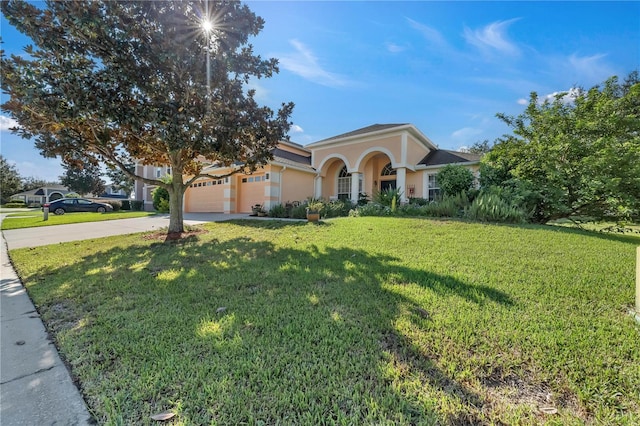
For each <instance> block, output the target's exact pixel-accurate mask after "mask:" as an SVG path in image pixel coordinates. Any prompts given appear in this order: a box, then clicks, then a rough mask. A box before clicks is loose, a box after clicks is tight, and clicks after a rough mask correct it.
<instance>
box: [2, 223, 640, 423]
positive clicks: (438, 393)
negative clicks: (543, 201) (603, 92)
mask: <svg viewBox="0 0 640 426" xmlns="http://www.w3.org/2000/svg"><path fill="white" fill-rule="evenodd" d="M205 229H206V230H207V233H201V234H198V235H196V236H192V237H190V238H188V239H186V240H182V241H180V242H175V241H173V242H171V241H170V242H165V241H163V240H162V239H143V238H141V237H140V235H139V234H138V235H131V236H126V237H122V236H119V237H113V238H107V239H104V240H100V244H96V243H95V241H93V242H91V243H78V242H74V243H67V244H57V245H55V246H48V247H46V246H45V247H37V248H32V249H20V250H14V251H11V253H10V254H11V257H12V260H13V262H14V264H15V266H16V267H17V269H18V271H19V275H20V276H21V277H22V278H23V280H24V282H25V284H26V286H27V288H28V291H29V294H30V295H31V297H32V298H33V299H34V300H35V303H36V304H37V306H38V310H39V312H40V313H41V315H42V317H43V319H44V320H45V322H46V324H47V326H48V328H49V330H50V331H51V332H52V333H53V335H54V336H55V339H56V342H57V345H58V346H59V348H60V350H61V352H62V354H63V357H64V358H65V359H66V361H67V362H68V363H69V364H70V366H71V368H72V373H73V375H74V376H75V378H76V379H78V381H79V383H80V385H81V389H82V392H83V394H84V396H85V398H86V400H87V401H88V404H89V408H90V410H91V412H92V413H93V415H94V416H95V418H96V420H97V421H98V423H99V424H114V425H115V424H152V423H154V422H153V421H152V420H151V419H150V416H151V415H153V414H155V413H158V412H162V411H164V410H172V411H173V412H175V413H176V417H174V419H172V420H171V421H169V422H168V423H169V424H184V425H194V424H195V425H203V424H231V425H235V424H268V425H272V424H312V425H317V424H465V425H466V424H547V423H548V424H556V425H567V424H569V425H571V424H584V423H590V424H629V425H632V424H639V423H640V368H639V366H640V326H639V325H638V324H637V323H636V322H635V321H634V320H633V319H632V318H631V316H629V315H628V314H627V310H628V309H629V308H630V307H631V305H632V304H633V300H634V277H635V253H636V246H637V245H640V238H638V237H635V236H629V235H626V236H617V235H602V234H598V233H589V232H584V231H578V230H571V229H564V228H559V227H539V226H522V227H518V226H497V225H480V224H470V223H464V222H458V221H433V220H424V219H397V218H374V217H366V218H343V219H336V220H331V221H327V222H325V223H322V224H320V225H317V226H316V225H312V224H307V223H291V222H286V223H284V222H282V223H280V222H273V221H237V222H226V223H212V224H208V225H206V226H205ZM556 410H557V412H556V413H555V414H554V412H555V411H556ZM545 412H546V413H545Z"/></svg>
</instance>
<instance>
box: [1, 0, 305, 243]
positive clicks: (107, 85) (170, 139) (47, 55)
mask: <svg viewBox="0 0 640 426" xmlns="http://www.w3.org/2000/svg"><path fill="white" fill-rule="evenodd" d="M46 4H47V6H46V8H45V9H44V10H40V9H38V8H37V7H35V6H34V5H32V4H30V3H27V2H25V1H23V0H9V1H7V0H5V1H3V2H2V12H3V14H4V15H5V17H6V18H7V20H8V21H9V22H10V23H11V24H12V25H13V26H15V27H16V28H17V29H18V30H20V31H21V32H23V33H24V34H26V35H27V36H29V37H30V38H31V39H32V41H33V44H34V46H35V47H33V46H28V47H26V49H25V52H26V53H27V56H26V57H20V56H13V55H12V56H11V58H6V57H5V56H4V54H3V57H2V63H1V66H2V70H3V81H2V89H3V90H4V91H5V92H6V93H7V94H8V95H9V96H10V99H9V101H7V102H6V103H4V104H3V105H2V109H3V110H4V111H6V112H8V113H10V114H11V116H12V117H13V118H14V119H15V120H17V121H18V123H19V124H20V128H19V129H17V130H16V132H17V133H18V134H21V135H22V136H24V137H27V138H29V137H34V138H35V140H36V146H37V148H39V149H40V151H41V153H42V154H43V155H45V156H50V157H52V156H61V157H62V159H63V161H67V162H70V163H73V162H74V161H75V159H77V158H83V161H85V162H89V163H93V164H96V163H98V162H101V161H104V162H107V163H108V164H110V165H113V166H117V167H119V168H120V169H121V170H122V171H123V172H124V173H127V174H129V175H130V176H132V177H134V175H133V173H132V172H131V170H130V169H128V167H127V166H128V165H129V164H130V163H131V161H132V160H133V159H135V160H136V161H138V162H141V163H143V164H165V165H168V166H170V167H171V170H172V175H173V179H172V181H171V182H169V183H167V182H163V181H160V180H155V179H150V178H146V177H143V176H135V178H137V179H140V180H142V181H144V182H146V183H148V184H151V185H157V186H161V187H164V188H166V189H167V191H168V192H169V194H170V197H171V200H170V212H171V214H170V222H169V232H181V231H182V230H183V214H182V200H183V195H184V191H185V190H186V188H187V187H188V186H189V185H190V184H191V183H192V182H193V181H194V180H195V179H197V178H198V177H202V176H210V174H206V173H204V172H203V170H204V168H205V167H206V166H207V165H211V164H217V165H220V166H221V167H225V169H224V170H225V171H224V173H223V174H217V175H215V177H221V176H224V175H227V176H228V175H230V174H232V173H235V172H238V171H249V170H254V169H255V168H256V167H259V166H261V165H263V164H265V163H266V162H267V161H268V160H269V159H270V156H271V152H272V150H273V148H274V147H275V146H276V144H277V142H278V141H279V140H281V139H283V138H285V135H286V133H287V132H288V129H289V126H290V123H289V116H290V115H291V111H292V109H293V104H292V103H288V104H282V107H281V108H280V109H279V110H278V111H277V112H275V113H274V111H273V110H271V109H270V108H268V107H265V106H259V105H258V104H257V103H256V101H255V99H254V92H253V91H252V90H248V91H247V90H246V87H245V86H246V84H247V83H248V82H249V80H250V79H251V78H262V77H271V76H272V74H273V73H275V72H277V71H278V68H277V60H276V59H266V60H263V59H262V58H261V57H260V56H256V55H255V54H254V52H253V49H252V46H251V45H250V44H248V39H249V37H250V36H255V35H257V34H258V33H259V32H260V31H261V29H262V27H263V25H264V21H263V20H262V18H260V17H257V16H256V15H255V14H253V13H252V12H251V11H250V10H249V8H248V7H247V6H246V5H243V4H241V3H239V2H236V1H211V2H209V1H207V0H204V1H195V2H194V1H105V0H95V1H93V0H78V1H74V2H67V1H65V2H60V1H48V2H47V3H46Z"/></svg>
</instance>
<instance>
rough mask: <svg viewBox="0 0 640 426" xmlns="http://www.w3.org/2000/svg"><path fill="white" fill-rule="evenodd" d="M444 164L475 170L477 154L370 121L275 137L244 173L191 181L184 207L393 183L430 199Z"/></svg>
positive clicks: (145, 195) (140, 191) (145, 169)
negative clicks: (335, 131) (293, 137)
mask: <svg viewBox="0 0 640 426" xmlns="http://www.w3.org/2000/svg"><path fill="white" fill-rule="evenodd" d="M447 164H459V165H463V166H465V167H468V168H469V169H470V170H471V171H472V172H473V173H474V174H475V175H476V176H477V175H478V170H479V166H480V156H479V155H476V154H469V153H462V152H455V151H448V150H441V149H438V147H437V146H436V145H435V144H434V143H433V142H432V141H431V140H430V139H429V138H428V137H427V136H425V135H424V134H423V133H422V132H420V131H419V130H418V129H417V128H416V127H415V126H413V125H412V124H374V125H372V126H368V127H364V128H362V129H358V130H354V131H352V132H348V133H344V134H341V135H338V136H334V137H331V138H328V139H324V140H321V141H319V142H315V143H312V144H310V145H306V146H302V145H298V144H296V143H292V142H284V141H283V142H280V144H279V145H278V147H277V148H276V149H275V150H274V151H273V160H271V161H270V162H269V163H268V164H267V165H266V166H264V167H262V168H260V169H258V170H256V171H255V172H254V173H251V174H243V173H237V174H235V175H232V176H229V177H224V178H219V179H211V178H201V179H198V180H197V181H195V182H194V183H193V184H192V185H191V186H190V187H189V188H187V191H186V193H185V197H184V210H185V212H224V213H250V212H251V207H252V206H253V205H255V204H261V205H263V206H264V208H265V209H266V210H269V209H270V208H271V207H272V206H274V205H276V204H281V203H282V204H284V203H287V202H293V201H302V200H305V199H306V198H308V197H315V198H324V199H326V200H337V199H344V200H351V201H354V202H355V201H357V200H358V198H359V196H360V194H362V193H366V194H368V195H371V194H373V193H375V192H377V191H380V190H384V189H387V188H398V189H400V190H401V192H402V201H405V202H406V201H408V199H409V198H427V199H434V198H435V196H436V195H437V193H438V191H439V187H438V183H437V181H436V178H435V176H436V174H437V173H438V171H440V169H442V167H444V166H445V165H447ZM137 167H140V169H138V170H137V171H138V173H140V172H142V173H144V175H145V176H148V177H153V178H157V177H162V176H164V175H166V174H170V173H171V171H170V170H168V169H167V168H166V167H162V166H142V165H139V166H137ZM205 172H209V173H219V174H224V173H226V172H228V169H223V168H216V167H213V166H211V167H209V168H207V169H205ZM152 190H153V187H151V186H148V185H145V184H142V183H141V182H137V183H136V191H135V194H136V199H138V200H143V201H144V202H145V208H146V209H152V208H153V207H152V198H151V191H152Z"/></svg>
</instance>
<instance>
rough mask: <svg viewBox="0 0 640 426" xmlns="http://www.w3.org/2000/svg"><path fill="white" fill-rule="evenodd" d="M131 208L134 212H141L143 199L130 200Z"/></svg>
mask: <svg viewBox="0 0 640 426" xmlns="http://www.w3.org/2000/svg"><path fill="white" fill-rule="evenodd" d="M131 210H133V211H136V212H141V211H142V210H144V201H142V200H131Z"/></svg>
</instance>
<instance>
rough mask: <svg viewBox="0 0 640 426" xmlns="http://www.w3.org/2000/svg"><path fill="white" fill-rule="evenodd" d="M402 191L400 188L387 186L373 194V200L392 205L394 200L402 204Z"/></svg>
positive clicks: (384, 204) (388, 205) (382, 204)
mask: <svg viewBox="0 0 640 426" xmlns="http://www.w3.org/2000/svg"><path fill="white" fill-rule="evenodd" d="M401 196H402V191H400V189H399V188H387V189H384V190H382V191H378V192H375V193H374V194H373V202H374V203H377V204H380V205H381V206H386V207H391V204H392V203H393V200H395V203H396V205H398V204H400V197H401Z"/></svg>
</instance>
